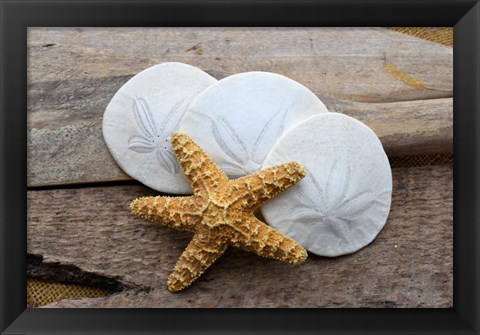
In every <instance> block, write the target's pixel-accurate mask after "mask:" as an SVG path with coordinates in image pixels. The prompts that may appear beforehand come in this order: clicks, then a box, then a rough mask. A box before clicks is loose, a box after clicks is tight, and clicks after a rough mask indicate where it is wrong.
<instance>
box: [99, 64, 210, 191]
mask: <svg viewBox="0 0 480 335" xmlns="http://www.w3.org/2000/svg"><path fill="white" fill-rule="evenodd" d="M216 82H217V80H216V79H215V78H213V77H211V76H210V75H208V74H207V73H205V72H203V71H202V70H200V69H197V68H196V67H193V66H190V65H187V64H182V63H162V64H159V65H155V66H153V67H150V68H148V69H146V70H144V71H142V72H140V73H138V74H137V75H135V76H134V77H132V78H131V79H130V80H128V81H127V82H126V83H125V85H123V86H122V87H121V88H120V89H119V90H118V91H117V93H116V94H115V95H114V96H113V98H112V100H111V101H110V103H109V104H108V106H107V108H106V110H105V114H104V115H103V137H104V139H105V142H106V144H107V147H108V149H109V150H110V152H111V154H112V156H113V158H114V159H115V161H116V162H117V163H118V165H120V167H121V168H122V169H123V170H124V171H125V172H126V173H127V174H128V175H130V176H131V177H132V178H134V179H137V180H138V181H140V182H142V183H143V184H145V185H147V186H149V187H151V188H153V189H155V190H157V191H161V192H167V193H175V194H187V193H191V192H192V191H191V187H190V185H189V184H188V182H187V181H186V178H185V176H184V175H183V172H182V171H181V169H180V166H179V165H178V162H177V158H176V156H175V154H174V153H173V149H172V147H171V142H170V137H171V134H172V132H174V131H176V130H178V127H179V122H180V120H181V118H182V117H183V115H184V113H185V111H186V109H187V107H188V105H189V104H190V102H191V101H192V100H193V99H194V98H195V97H196V96H197V95H198V94H199V93H200V92H202V91H203V90H204V89H206V88H207V87H208V86H210V85H212V84H214V83H216Z"/></svg>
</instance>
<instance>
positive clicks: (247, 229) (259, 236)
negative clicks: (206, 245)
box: [230, 215, 307, 264]
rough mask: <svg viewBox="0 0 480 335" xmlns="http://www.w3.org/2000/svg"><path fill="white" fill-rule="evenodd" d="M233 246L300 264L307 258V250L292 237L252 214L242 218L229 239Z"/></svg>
mask: <svg viewBox="0 0 480 335" xmlns="http://www.w3.org/2000/svg"><path fill="white" fill-rule="evenodd" d="M230 244H231V245H232V246H234V247H237V248H240V249H243V250H247V251H253V252H254V253H256V254H257V255H259V256H262V257H268V258H274V259H278V260H281V261H284V262H288V263H292V264H300V263H303V262H304V261H305V259H306V258H307V251H306V250H305V249H304V248H303V247H302V246H301V245H299V244H298V243H297V242H295V241H294V240H293V239H291V238H289V237H287V236H285V235H283V234H282V233H280V232H279V231H276V230H275V229H273V228H272V227H270V226H268V225H266V224H265V223H263V222H262V221H260V220H258V219H257V218H255V217H254V216H253V215H252V216H247V217H246V218H244V220H243V222H242V224H241V225H239V226H238V229H237V230H236V231H235V233H234V236H233V237H232V239H231V240H230Z"/></svg>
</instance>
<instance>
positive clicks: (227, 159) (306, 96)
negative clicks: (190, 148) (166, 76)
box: [180, 71, 327, 178]
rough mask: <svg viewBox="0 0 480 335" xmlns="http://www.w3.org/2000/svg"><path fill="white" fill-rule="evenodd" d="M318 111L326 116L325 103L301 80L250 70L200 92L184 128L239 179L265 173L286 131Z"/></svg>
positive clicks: (186, 118)
mask: <svg viewBox="0 0 480 335" xmlns="http://www.w3.org/2000/svg"><path fill="white" fill-rule="evenodd" d="M319 112H327V109H326V107H325V105H324V104H323V103H322V102H321V101H320V99H318V98H317V97H316V96H315V94H313V93H312V92H311V91H310V90H309V89H307V88H306V87H305V86H303V85H301V84H299V83H297V82H296V81H294V80H291V79H289V78H287V77H284V76H282V75H279V74H274V73H269V72H257V71H255V72H245V73H240V74H235V75H232V76H229V77H227V78H224V79H222V80H220V81H218V82H217V83H216V84H214V85H212V86H210V87H209V88H208V89H206V90H205V91H204V92H203V93H202V94H200V95H199V96H198V98H197V99H196V100H195V101H193V102H192V104H191V105H190V107H189V108H188V111H187V113H185V116H184V117H183V119H182V122H181V124H180V130H181V131H183V132H185V133H187V134H189V135H190V136H191V137H192V138H193V139H195V140H196V141H197V143H198V144H199V145H200V146H202V147H203V148H204V149H205V151H206V152H207V153H208V154H210V155H211V156H212V158H213V160H214V161H215V162H216V163H217V164H219V165H220V167H221V168H222V169H223V171H225V173H226V174H227V175H229V176H230V177H234V178H235V177H239V176H244V175H247V174H250V173H253V172H256V171H258V170H260V168H261V166H262V163H263V160H264V159H265V157H266V156H267V154H268V152H269V151H270V149H271V148H272V146H273V145H274V143H275V142H276V140H277V139H278V138H279V137H280V135H281V134H282V133H283V132H285V131H286V130H288V129H289V128H291V127H292V126H294V125H295V124H297V123H299V122H300V121H302V120H305V119H307V118H309V117H311V116H312V115H315V114H318V113H319Z"/></svg>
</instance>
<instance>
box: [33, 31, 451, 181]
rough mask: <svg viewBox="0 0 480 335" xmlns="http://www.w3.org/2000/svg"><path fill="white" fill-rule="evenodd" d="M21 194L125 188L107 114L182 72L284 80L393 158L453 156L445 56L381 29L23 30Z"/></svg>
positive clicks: (446, 51) (439, 48)
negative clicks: (137, 83) (163, 72)
mask: <svg viewBox="0 0 480 335" xmlns="http://www.w3.org/2000/svg"><path fill="white" fill-rule="evenodd" d="M27 45H28V92H27V94H28V129H29V132H28V176H27V182H28V186H30V187H36V186H45V185H61V184H77V183H92V182H98V181H114V180H127V179H129V177H128V176H126V175H125V174H124V173H123V172H122V171H121V170H120V169H119V168H118V167H117V165H116V163H115V162H114V161H113V160H112V158H111V156H110V154H109V152H108V150H107V149H106V147H105V145H104V142H103V138H102V134H101V120H102V116H103V112H104V110H105V107H106V106H107V104H108V102H109V101H110V99H111V97H112V96H113V95H114V94H115V92H116V91H117V90H118V89H119V88H120V87H121V86H122V85H123V84H124V83H125V82H126V81H127V80H128V79H129V78H131V77H132V76H133V75H135V74H136V73H138V72H139V71H141V70H143V69H145V68H147V67H149V66H152V65H154V64H158V63H162V62H167V61H179V62H185V63H189V64H192V65H195V66H197V67H199V68H201V69H203V70H205V71H206V72H208V73H210V74H211V75H213V76H214V77H216V78H217V79H221V78H223V77H225V76H228V75H231V74H234V73H238V72H244V71H251V70H261V71H271V72H276V73H280V74H283V75H286V76H288V77H290V78H292V79H294V80H297V81H298V82H300V83H302V84H303V85H305V86H306V87H308V88H309V89H311V90H312V91H313V92H314V93H315V94H316V95H317V96H318V97H319V98H321V99H322V101H324V102H325V104H326V105H327V107H328V108H329V109H330V110H332V111H337V112H343V113H345V114H348V115H352V116H354V117H357V118H358V119H360V120H361V121H363V122H365V123H366V124H367V125H369V126H370V127H371V128H372V129H374V131H376V132H377V134H378V135H379V137H380V138H381V140H382V142H383V144H384V146H385V148H386V150H387V153H388V154H389V155H391V156H392V155H393V156H396V155H404V154H430V153H442V152H451V148H452V118H453V110H452V87H453V80H452V78H453V72H452V71H453V63H452V60H453V50H452V48H450V47H447V46H444V45H441V44H438V43H434V42H430V41H426V40H422V39H419V38H416V37H412V36H408V35H405V34H401V33H398V32H394V31H391V30H388V29H383V28H134V29H133V28H30V29H29V30H28V44H27Z"/></svg>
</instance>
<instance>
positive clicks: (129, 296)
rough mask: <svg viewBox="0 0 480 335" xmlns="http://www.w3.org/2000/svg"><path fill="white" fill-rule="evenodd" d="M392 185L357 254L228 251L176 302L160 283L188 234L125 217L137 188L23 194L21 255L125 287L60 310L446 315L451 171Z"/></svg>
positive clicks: (399, 172)
mask: <svg viewBox="0 0 480 335" xmlns="http://www.w3.org/2000/svg"><path fill="white" fill-rule="evenodd" d="M393 181H394V184H393V187H394V191H393V201H392V209H391V212H390V215H389V218H388V221H387V223H386V225H385V227H384V228H383V230H382V231H381V232H380V233H379V235H378V236H377V238H376V239H375V240H374V241H373V242H372V243H371V244H370V245H369V246H367V247H365V248H363V249H361V250H360V251H358V252H356V253H354V254H351V255H347V256H342V257H337V258H325V257H319V256H316V255H313V254H309V257H308V259H307V261H306V262H305V263H304V264H302V265H300V266H293V265H289V264H286V263H283V262H280V261H275V260H269V259H264V258H261V257H258V256H256V255H255V254H253V253H247V252H243V251H239V250H235V249H230V250H229V251H227V253H226V254H225V255H223V256H222V257H221V258H220V259H219V260H218V261H217V262H216V263H215V264H214V265H213V266H212V267H211V268H210V269H208V270H207V272H206V273H205V274H204V275H203V276H202V277H201V278H200V279H199V280H198V281H197V282H195V283H194V284H193V285H192V286H191V287H189V288H187V289H186V290H185V291H184V292H181V293H176V294H174V293H170V292H169V291H168V290H167V288H166V280H167V277H168V275H169V273H170V272H171V270H172V269H173V267H174V265H175V263H176V261H177V259H178V257H179V256H180V254H181V253H182V251H183V250H184V248H185V247H186V246H187V244H188V243H189V241H190V238H191V234H190V233H186V232H179V231H175V230H172V229H170V228H166V227H163V226H161V225H160V224H155V223H150V222H148V221H144V220H142V219H140V218H138V217H134V216H133V215H132V214H130V212H129V206H128V204H129V202H130V201H131V200H132V199H134V198H136V197H138V196H142V195H151V194H154V192H153V191H152V190H150V189H149V188H147V187H145V186H131V185H129V186H112V187H91V188H76V189H54V190H43V191H30V192H28V204H29V208H28V253H30V254H33V255H42V256H43V261H44V263H46V264H57V265H63V266H71V265H74V266H76V267H78V268H79V269H80V270H81V271H85V272H88V273H93V274H96V275H100V276H102V277H104V278H105V280H106V281H107V280H112V279H115V280H117V281H119V282H120V283H121V284H123V285H124V286H126V287H132V288H133V289H131V290H128V289H127V290H126V291H123V292H121V293H118V294H116V295H113V296H110V297H107V298H100V299H85V300H78V301H75V300H66V301H63V302H60V303H58V304H56V306H63V307H74V306H75V307H86V306H96V307H286V306H288V307H451V306H452V303H453V300H452V298H453V296H452V286H453V274H452V267H453V263H452V262H453V256H452V253H453V249H452V242H453V240H452V234H453V230H452V215H453V213H452V212H453V209H452V206H453V191H452V167H451V166H433V167H417V168H397V169H393ZM53 269H54V268H53ZM52 271H53V270H52ZM47 275H48V273H47V274H44V276H47Z"/></svg>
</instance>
